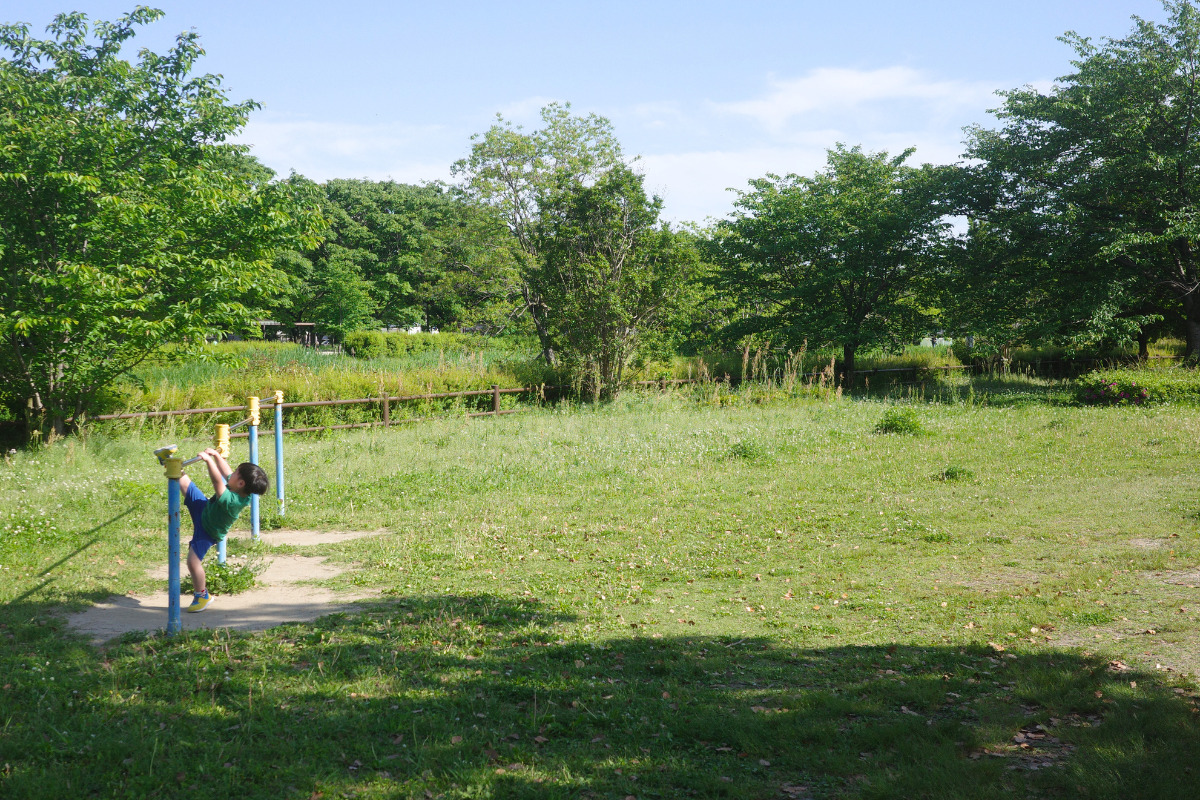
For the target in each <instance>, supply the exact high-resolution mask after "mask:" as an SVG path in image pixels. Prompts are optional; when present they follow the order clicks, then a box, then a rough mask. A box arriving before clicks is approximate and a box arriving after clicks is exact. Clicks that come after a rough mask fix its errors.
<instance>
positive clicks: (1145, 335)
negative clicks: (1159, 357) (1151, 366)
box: [1138, 328, 1150, 361]
mask: <svg viewBox="0 0 1200 800" xmlns="http://www.w3.org/2000/svg"><path fill="white" fill-rule="evenodd" d="M1149 357H1150V332H1149V331H1148V330H1146V329H1145V328H1142V329H1141V330H1139V331H1138V360H1140V361H1145V360H1146V359H1147V358H1149Z"/></svg>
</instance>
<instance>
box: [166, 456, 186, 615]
mask: <svg viewBox="0 0 1200 800" xmlns="http://www.w3.org/2000/svg"><path fill="white" fill-rule="evenodd" d="M163 463H164V466H165V467H166V473H165V474H166V476H167V593H168V595H169V596H168V598H167V635H168V636H174V635H175V634H177V633H179V631H180V629H181V628H182V622H181V620H180V618H179V506H180V503H179V495H180V492H179V479H180V478H181V477H182V476H183V459H181V458H176V457H172V458H167V459H165V460H164V462H163Z"/></svg>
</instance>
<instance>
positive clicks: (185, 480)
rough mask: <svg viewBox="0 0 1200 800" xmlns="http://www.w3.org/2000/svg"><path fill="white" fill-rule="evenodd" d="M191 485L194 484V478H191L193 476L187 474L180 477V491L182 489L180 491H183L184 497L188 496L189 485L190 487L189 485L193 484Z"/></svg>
mask: <svg viewBox="0 0 1200 800" xmlns="http://www.w3.org/2000/svg"><path fill="white" fill-rule="evenodd" d="M191 485H192V479H191V478H189V477H188V476H187V475H184V476H182V477H180V479H179V491H180V493H181V494H182V495H183V496H184V497H187V491H188V487H189V486H191Z"/></svg>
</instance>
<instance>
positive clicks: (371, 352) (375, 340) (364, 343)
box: [342, 331, 388, 358]
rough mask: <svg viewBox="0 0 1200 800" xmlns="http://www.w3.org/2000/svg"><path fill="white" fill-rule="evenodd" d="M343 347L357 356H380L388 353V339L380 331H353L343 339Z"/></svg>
mask: <svg viewBox="0 0 1200 800" xmlns="http://www.w3.org/2000/svg"><path fill="white" fill-rule="evenodd" d="M342 347H344V348H345V349H346V352H347V353H349V354H350V355H352V356H354V357H356V358H379V357H380V356H385V355H387V349H388V345H387V339H386V338H385V337H384V335H383V334H382V333H380V332H379V331H353V332H351V333H347V334H346V336H345V338H343V339H342Z"/></svg>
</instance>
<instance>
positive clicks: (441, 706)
mask: <svg viewBox="0 0 1200 800" xmlns="http://www.w3.org/2000/svg"><path fill="white" fill-rule="evenodd" d="M34 610H35V609H32V608H30V607H29V606H28V604H25V606H24V607H22V608H17V609H5V610H4V611H3V612H0V613H2V615H3V620H4V623H5V627H6V628H7V630H4V631H3V632H4V633H5V635H6V636H7V637H8V640H9V644H8V646H7V647H6V648H5V649H4V651H3V652H4V656H3V659H4V662H5V663H3V665H0V671H2V672H3V673H4V674H6V675H9V676H11V677H10V678H6V679H5V681H6V682H7V685H5V687H4V689H3V692H2V693H0V703H2V704H3V710H2V712H0V713H2V715H3V719H4V720H5V733H6V735H5V736H4V737H3V738H0V763H2V764H3V772H2V773H0V795H2V796H4V797H11V798H24V797H50V796H72V797H87V796H97V797H110V796H136V797H192V796H196V795H197V793H199V794H202V795H204V796H209V797H226V796H236V797H239V798H257V797H263V798H268V797H269V798H276V797H299V798H313V797H325V798H332V797H350V796H355V797H444V798H467V797H536V798H552V797H553V798H560V797H561V798H592V797H595V798H601V797H604V798H608V797H615V798H626V797H629V796H634V797H637V798H652V797H744V798H763V797H793V798H802V797H812V798H825V797H864V798H883V797H897V798H901V797H902V798H909V797H930V798H932V797H944V798H1002V797H1014V796H1035V797H1113V798H1118V797H1120V798H1130V797H1134V798H1137V797H1164V798H1166V797H1171V798H1179V797H1192V796H1196V793H1197V790H1198V789H1200V784H1198V783H1197V780H1196V777H1197V776H1196V775H1195V774H1194V773H1193V772H1192V766H1191V762H1192V761H1193V760H1194V755H1195V753H1196V752H1200V726H1198V725H1197V724H1196V721H1195V720H1196V714H1195V710H1194V709H1195V704H1194V700H1193V698H1192V697H1190V696H1189V695H1188V694H1186V693H1177V692H1175V691H1172V690H1171V688H1170V687H1165V686H1163V685H1161V684H1160V683H1159V682H1158V680H1157V678H1156V676H1155V675H1149V674H1137V673H1133V672H1129V671H1124V668H1123V667H1122V665H1110V664H1107V663H1106V662H1104V661H1103V660H1100V659H1097V658H1094V657H1090V656H1087V655H1080V654H1073V653H1067V652H1061V651H1048V650H1038V651H1022V652H1001V651H998V650H996V649H995V648H992V647H987V646H974V645H972V646H961V647H960V646H944V647H943V646H928V647H917V646H906V645H903V644H896V645H893V646H890V647H889V646H870V647H868V646H835V647H821V646H817V645H815V644H813V645H811V646H808V647H785V646H781V645H780V644H778V643H776V642H773V641H771V640H768V639H757V638H748V639H740V640H733V639H726V638H715V637H710V636H686V635H685V636H672V637H662V638H656V637H654V636H642V635H637V633H631V634H628V635H626V634H617V635H607V636H597V637H596V638H595V639H594V640H593V641H578V640H576V639H574V638H573V639H572V640H570V641H568V640H566V639H564V638H562V637H563V636H564V635H566V634H565V631H566V630H567V629H566V628H565V627H564V626H563V624H562V623H564V622H569V621H571V616H570V614H569V613H566V612H563V611H555V610H553V609H551V608H547V607H546V605H545V604H542V603H539V602H537V601H533V600H528V601H520V600H513V599H510V598H502V597H496V596H491V595H478V596H471V597H456V596H429V597H418V598H410V599H405V600H397V601H395V602H380V603H376V604H373V605H372V606H371V607H370V608H368V609H367V610H366V611H365V612H364V613H362V614H357V615H353V616H343V615H335V616H332V617H326V618H323V619H321V620H318V621H317V622H315V623H312V624H293V625H288V626H284V627H282V628H279V629H276V630H274V631H273V632H271V633H270V634H268V635H265V636H263V635H260V636H246V635H242V634H232V633H229V632H227V631H216V632H203V633H200V632H197V633H190V634H185V635H182V636H180V637H177V638H175V639H172V640H167V639H163V638H159V637H142V638H140V640H135V639H133V638H131V639H129V640H127V641H125V642H124V643H122V644H120V645H117V646H115V647H113V648H112V649H110V650H108V651H107V652H98V651H95V650H93V649H91V648H89V647H86V646H84V645H82V644H80V643H79V642H77V641H75V640H68V639H63V638H61V637H60V636H58V635H56V634H53V633H52V632H50V631H48V630H47V628H46V627H44V626H42V627H39V626H31V625H28V624H20V623H16V622H15V619H16V618H17V617H19V616H21V615H28V614H29V612H31V611H34ZM572 630H573V631H574V632H578V630H579V629H578V628H572Z"/></svg>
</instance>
